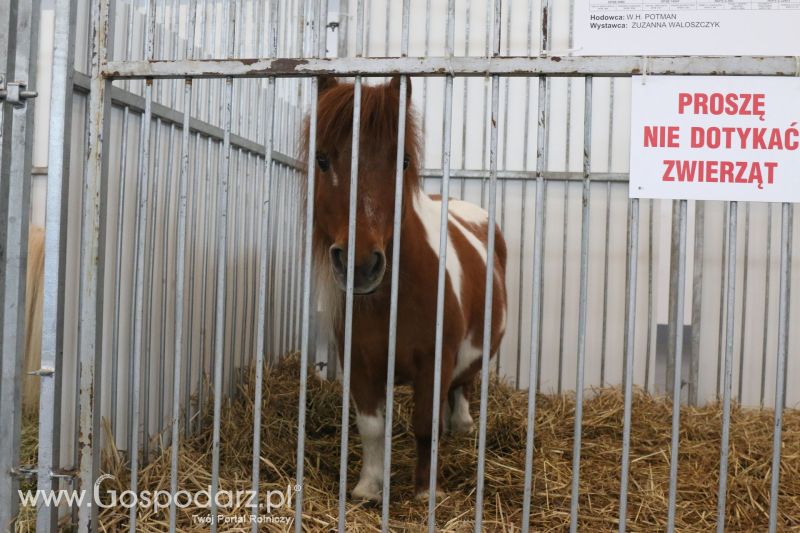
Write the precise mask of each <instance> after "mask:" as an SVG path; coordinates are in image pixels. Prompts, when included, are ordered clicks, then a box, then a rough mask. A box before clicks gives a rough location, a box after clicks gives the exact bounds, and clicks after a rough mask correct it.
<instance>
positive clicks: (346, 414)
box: [298, 0, 364, 533]
mask: <svg viewBox="0 0 800 533" xmlns="http://www.w3.org/2000/svg"><path fill="white" fill-rule="evenodd" d="M357 12H358V14H357V16H356V17H357V22H356V56H358V57H360V56H361V54H362V52H363V49H362V47H363V41H364V1H363V0H358V10H357ZM361 82H362V80H361V76H356V78H355V81H354V82H353V140H352V149H351V153H350V199H349V200H350V201H349V212H348V220H347V280H346V285H347V286H346V289H347V290H346V294H345V307H344V309H345V311H344V317H345V318H344V347H343V353H342V356H343V357H342V439H341V449H340V457H339V533H344V532H345V526H346V520H347V516H346V503H347V443H348V439H349V437H350V424H349V420H350V371H351V367H352V355H353V354H352V348H353V286H354V283H355V281H354V278H355V262H356V260H355V258H356V210H357V209H356V208H357V203H356V202H357V200H358V151H359V148H360V145H359V143H360V140H361V135H360V133H361V132H360V129H361ZM309 201H311V200H309ZM309 224H310V221H309ZM309 231H311V228H310V226H309ZM309 260H310V257H309ZM298 533H299V531H298Z"/></svg>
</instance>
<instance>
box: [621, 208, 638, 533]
mask: <svg viewBox="0 0 800 533" xmlns="http://www.w3.org/2000/svg"><path fill="white" fill-rule="evenodd" d="M628 224H629V227H630V229H631V230H630V237H629V240H628V288H627V295H626V298H627V299H626V301H625V307H626V317H625V384H624V387H625V400H624V402H625V406H624V412H623V424H622V474H621V480H620V497H619V533H625V522H626V519H627V512H628V473H629V469H630V455H631V414H632V411H633V407H632V404H633V355H634V352H635V351H636V345H635V342H634V341H635V336H636V281H637V275H638V272H637V266H638V263H639V261H638V259H639V199H638V198H632V199H631V209H630V220H629V221H628Z"/></svg>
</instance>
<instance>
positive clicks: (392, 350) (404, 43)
mask: <svg viewBox="0 0 800 533" xmlns="http://www.w3.org/2000/svg"><path fill="white" fill-rule="evenodd" d="M410 4H411V2H410V0H403V13H402V25H403V29H402V34H401V37H400V55H401V56H403V57H405V56H407V55H408V34H409V19H410V15H411V12H410V9H411V6H410ZM387 18H388V17H387ZM399 101H400V103H399V110H398V115H397V116H398V119H397V152H396V161H395V164H396V166H395V168H396V170H395V180H394V221H393V227H392V266H391V269H392V270H391V272H392V279H391V294H390V297H389V340H388V346H387V352H388V353H387V360H386V405H385V407H384V414H385V415H384V416H385V419H384V434H383V489H382V492H381V494H382V502H381V531H382V533H389V493H390V489H391V479H390V478H391V471H392V425H393V419H394V377H395V363H396V356H397V299H398V287H399V285H400V237H401V235H400V233H401V229H402V220H403V218H402V217H403V213H402V211H403V190H404V187H403V172H404V171H405V168H404V167H405V162H404V160H405V148H406V147H405V144H406V143H405V139H406V114H407V113H408V110H407V104H408V77H407V76H400V95H399Z"/></svg>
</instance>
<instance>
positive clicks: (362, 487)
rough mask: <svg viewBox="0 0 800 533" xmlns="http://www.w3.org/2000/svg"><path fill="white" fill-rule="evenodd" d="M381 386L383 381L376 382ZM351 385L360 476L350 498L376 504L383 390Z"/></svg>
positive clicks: (373, 385) (380, 486) (380, 483)
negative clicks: (359, 440)
mask: <svg viewBox="0 0 800 533" xmlns="http://www.w3.org/2000/svg"><path fill="white" fill-rule="evenodd" d="M358 381H360V380H358ZM379 381H380V380H379ZM383 382H385V378H384V379H383V381H380V383H383ZM352 385H353V388H352V390H353V398H354V400H355V403H356V425H357V426H358V433H359V435H360V436H361V449H362V453H363V457H362V463H361V476H360V477H359V479H358V483H357V484H356V486H355V488H354V489H353V493H352V495H353V498H355V499H359V500H368V501H374V502H379V501H381V491H382V489H383V437H384V430H385V427H386V424H385V418H384V412H383V406H384V397H385V394H384V392H383V391H384V390H385V389H384V387H382V386H380V385H378V384H376V383H374V382H373V383H369V382H366V383H365V382H361V383H356V382H355V381H354V382H353V384H352ZM376 385H378V386H376Z"/></svg>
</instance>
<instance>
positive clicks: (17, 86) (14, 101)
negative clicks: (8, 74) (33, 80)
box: [0, 76, 39, 107]
mask: <svg viewBox="0 0 800 533" xmlns="http://www.w3.org/2000/svg"><path fill="white" fill-rule="evenodd" d="M37 96H39V93H38V92H36V91H29V90H28V84H27V83H25V82H24V81H12V82H8V83H6V78H5V76H0V100H5V101H6V102H8V103H9V104H11V105H13V106H20V107H21V106H24V105H25V100H28V99H29V98H36V97H37Z"/></svg>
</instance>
